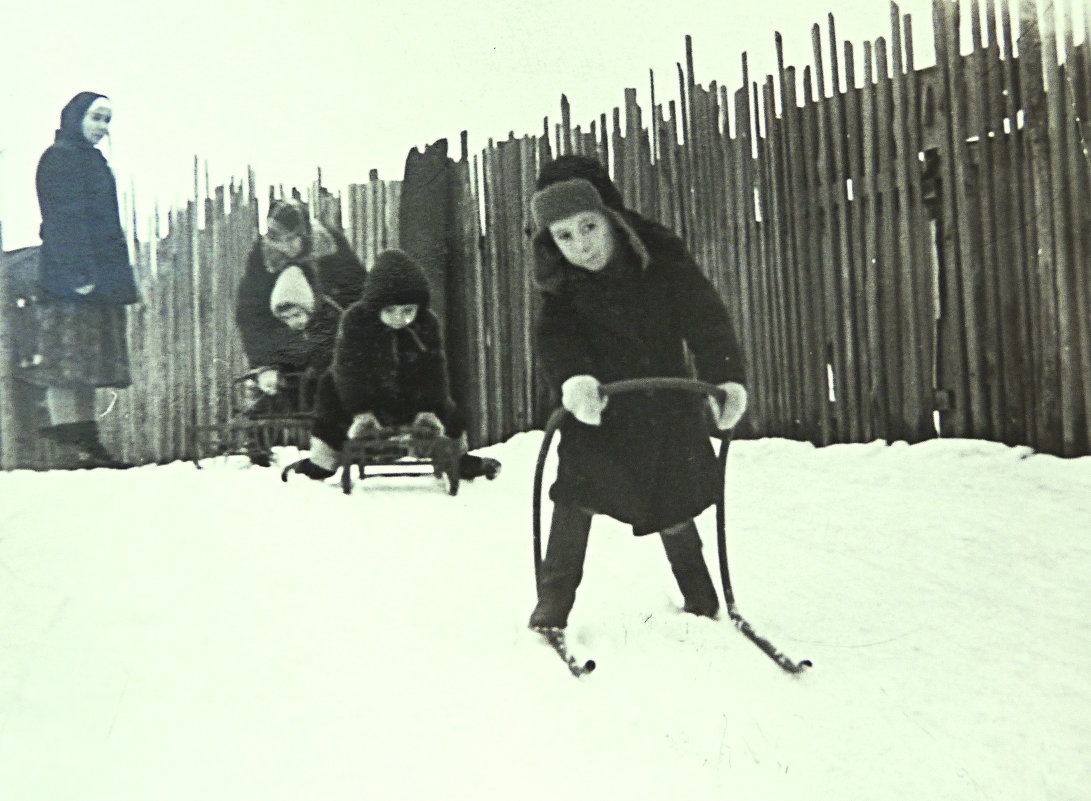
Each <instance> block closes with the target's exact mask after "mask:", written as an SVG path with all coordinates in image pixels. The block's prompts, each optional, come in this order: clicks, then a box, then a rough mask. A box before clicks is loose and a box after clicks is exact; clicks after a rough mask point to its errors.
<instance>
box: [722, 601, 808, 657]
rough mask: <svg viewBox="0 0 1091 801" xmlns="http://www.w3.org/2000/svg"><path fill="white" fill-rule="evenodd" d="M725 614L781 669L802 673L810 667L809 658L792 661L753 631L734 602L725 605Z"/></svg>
mask: <svg viewBox="0 0 1091 801" xmlns="http://www.w3.org/2000/svg"><path fill="white" fill-rule="evenodd" d="M727 615H728V617H729V618H731V623H732V625H734V626H735V628H736V629H738V630H739V632H741V633H742V634H743V635H744V636H745V637H746V638H747V639H748V640H750V642H752V643H754V645H756V646H758V648H760V649H761V650H762V653H764V654H765V655H766V656H767V657H769V658H770V659H772V660H773V661H774V662H776V663H777V665H778V666H779V667H780V668H781V669H782V670H784V671H786V672H788V673H802V672H803V671H804V670H806V669H807V668H809V667H811V665H812V663H811V660H809V659H804V660H803V661H801V662H794V661H792V660H791V659H789V658H788V657H787V656H785V655H784V653H783V652H782V651H780V650H778V649H777V647H776V646H775V645H773V644H772V643H771V642H769V640H767V639H765V638H764V637H762V636H761V635H759V634H758V633H757V632H756V631H754V629H753V628H752V627H751V625H750V624H749V623H748V622H747V620H746V618H744V617H743V616H742V615H740V614H739V610H738V609H736V608H735V604H728V605H727Z"/></svg>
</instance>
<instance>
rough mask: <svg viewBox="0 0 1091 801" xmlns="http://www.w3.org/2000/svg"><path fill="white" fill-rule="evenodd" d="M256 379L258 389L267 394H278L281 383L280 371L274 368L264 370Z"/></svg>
mask: <svg viewBox="0 0 1091 801" xmlns="http://www.w3.org/2000/svg"><path fill="white" fill-rule="evenodd" d="M254 380H255V381H256V382H257V385H258V389H260V390H261V391H262V392H264V393H265V394H266V395H276V394H277V389H278V388H279V385H280V372H279V371H277V370H273V369H269V370H262V371H261V372H260V373H258V374H257V376H256V378H255V379H254Z"/></svg>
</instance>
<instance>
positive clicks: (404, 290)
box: [361, 249, 432, 312]
mask: <svg viewBox="0 0 1091 801" xmlns="http://www.w3.org/2000/svg"><path fill="white" fill-rule="evenodd" d="M431 296H432V291H431V287H430V286H429V284H428V277H427V276H426V275H425V274H424V270H423V269H421V266H420V265H419V264H417V263H416V262H415V261H414V260H413V259H412V258H410V257H409V255H408V254H407V253H405V252H404V251H402V250H396V249H391V250H384V251H383V252H382V253H380V254H379V255H378V256H376V257H375V261H374V262H372V265H371V268H370V269H369V270H368V274H367V281H366V282H365V283H364V292H363V296H362V297H361V301H362V302H363V304H364V305H365V306H367V307H368V308H369V309H381V308H383V307H384V306H394V305H404V304H409V303H415V304H416V305H417V306H418V307H419V311H421V312H423V311H424V310H425V309H426V308H427V307H428V302H429V300H431Z"/></svg>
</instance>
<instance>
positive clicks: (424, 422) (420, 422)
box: [413, 412, 446, 437]
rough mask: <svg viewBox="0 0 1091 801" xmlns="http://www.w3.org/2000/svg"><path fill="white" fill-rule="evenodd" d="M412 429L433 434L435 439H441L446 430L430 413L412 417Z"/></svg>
mask: <svg viewBox="0 0 1091 801" xmlns="http://www.w3.org/2000/svg"><path fill="white" fill-rule="evenodd" d="M413 428H419V429H422V430H424V431H428V432H430V433H432V434H435V435H436V436H437V437H442V436H443V432H444V431H445V430H446V429H445V428H444V427H443V422H442V421H441V420H440V419H439V418H438V417H436V415H435V414H434V413H432V412H421V413H420V414H418V415H417V416H416V417H414V418H413Z"/></svg>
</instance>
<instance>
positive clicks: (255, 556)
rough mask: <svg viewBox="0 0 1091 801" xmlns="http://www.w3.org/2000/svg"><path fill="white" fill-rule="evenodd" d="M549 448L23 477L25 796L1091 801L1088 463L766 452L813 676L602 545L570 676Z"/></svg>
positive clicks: (755, 485)
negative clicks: (543, 489) (460, 466)
mask: <svg viewBox="0 0 1091 801" xmlns="http://www.w3.org/2000/svg"><path fill="white" fill-rule="evenodd" d="M540 442H541V433H540V432H538V433H528V434H521V435H519V436H516V437H514V438H513V439H511V440H510V441H508V442H506V443H503V444H501V445H497V446H494V447H492V448H489V449H486V450H485V452H487V453H489V454H491V455H494V456H496V457H497V458H499V459H501V460H502V461H503V463H504V471H503V473H502V474H501V475H500V476H499V477H498V478H497V479H496V481H493V482H487V481H484V480H481V479H479V480H477V481H475V482H473V483H471V484H464V485H463V487H462V489H461V491H460V492H459V494H458V496H457V497H454V498H451V497H449V496H447V495H446V494H444V492H443V491H442V489H441V487H440V485H439V484H438V482H435V481H434V480H432V479H385V480H384V479H368V480H367V481H366V482H365V483H364V484H361V485H358V486H357V488H356V491H355V492H354V494H353V495H352V496H350V497H346V496H344V495H342V494H341V493H340V491H339V489H338V487H337V486H336V485H335V484H333V483H329V484H326V485H320V484H316V483H313V482H309V481H306V480H304V479H297V480H293V481H292V482H290V483H289V484H287V485H284V484H282V483H281V482H280V480H279V476H278V475H277V473H276V472H275V471H273V470H263V469H259V468H251V467H249V466H247V465H244V464H240V463H239V462H238V461H233V460H218V461H211V462H207V463H206V469H204V470H196V469H195V468H194V467H193V466H192V465H191V464H172V465H166V466H149V467H142V468H138V469H134V470H130V471H126V472H111V471H105V470H97V471H90V472H82V473H64V472H54V473H42V474H38V473H31V472H27V471H17V472H13V473H6V474H0V498H2V509H3V511H2V514H0V798H2V799H4V801H58V800H59V799H64V800H65V801H129V800H130V799H132V800H133V801H137V800H139V801H153V800H154V801H176V800H177V801H183V800H184V801H196V799H201V801H221V800H222V801H236V800H240V801H241V800H243V799H261V800H262V801H281V800H283V801H341V800H342V799H343V800H344V801H350V800H351V801H357V800H358V799H365V798H366V799H396V800H401V799H406V800H408V801H413V800H415V799H428V800H429V801H433V800H438V799H474V800H475V801H489V800H491V799H524V800H526V801H536V800H537V799H567V798H594V799H600V800H601V801H608V800H610V799H627V800H631V801H636V800H640V801H642V800H643V799H648V800H649V801H650V800H651V799H655V800H656V801H659V800H661V799H687V801H704V800H705V799H709V800H710V801H711V800H712V799H717V800H720V799H723V800H726V799H730V800H731V801H778V799H793V801H794V800H795V799H798V798H807V799H809V800H810V801H824V800H825V799H836V801H857V800H858V799H859V800H860V801H872V800H874V799H921V800H927V801H944V800H947V799H951V800H957V801H962V800H963V799H966V800H967V801H972V800H975V799H997V800H999V799H1004V800H1005V801H1007V800H1010V801H1032V800H1037V799H1048V800H1049V801H1076V800H1077V799H1087V798H1089V797H1091V789H1089V788H1091V760H1089V759H1088V754H1091V726H1089V724H1088V720H1091V683H1089V682H1088V680H1087V671H1088V664H1089V663H1091V628H1089V626H1088V622H1087V618H1088V614H1089V611H1091V603H1089V601H1091V591H1089V589H1088V587H1089V584H1088V578H1089V576H1091V458H1083V459H1075V460H1068V461H1065V460H1060V459H1056V458H1053V457H1049V456H1041V455H1033V454H1031V453H1030V452H1029V451H1028V450H1026V449H1017V448H1016V449H1013V448H1008V447H1004V446H1001V445H997V444H991V443H983V442H976V441H966V440H957V441H942V442H940V441H937V442H929V443H925V444H921V445H915V446H912V447H910V446H907V445H905V444H904V443H896V444H893V445H891V446H887V445H886V444H884V443H878V442H877V443H872V444H868V445H856V446H835V447H829V448H817V449H816V448H813V447H811V446H810V445H806V444H801V443H795V442H789V441H784V440H760V441H754V442H737V443H735V444H734V445H733V446H732V450H731V456H730V460H729V467H728V503H729V507H728V510H729V511H728V514H729V526H730V528H729V535H728V536H729V543H730V544H729V551H730V559H731V566H732V577H733V581H734V585H735V591H736V596H737V599H738V601H739V605H740V609H741V610H742V612H743V613H744V614H745V615H746V616H747V617H748V619H749V620H750V621H751V623H752V624H753V625H754V627H755V629H756V630H757V631H758V632H759V633H761V634H763V635H764V636H766V637H768V638H769V639H770V640H772V641H773V642H774V643H775V644H777V645H778V646H779V647H780V648H782V649H783V650H784V651H785V652H787V653H788V654H789V655H790V656H792V657H794V658H796V659H803V658H809V659H811V660H812V661H813V662H814V667H813V668H812V669H811V670H809V671H808V672H806V673H805V674H804V675H802V676H801V677H791V676H788V675H787V674H784V673H782V672H781V671H779V670H778V669H777V668H776V666H775V665H774V664H773V663H772V662H771V661H769V660H768V659H767V658H766V657H765V656H764V655H763V654H762V653H761V652H760V651H759V650H758V649H757V648H755V647H754V645H753V644H751V643H750V642H749V641H747V640H746V639H745V638H744V637H742V635H740V634H739V633H737V632H736V631H734V629H733V628H732V627H731V625H730V624H729V623H728V622H726V621H719V622H713V621H709V620H703V619H701V620H698V619H694V618H692V617H690V616H688V615H683V614H681V613H680V612H679V611H678V605H679V603H680V597H679V595H678V593H677V589H676V587H675V586H674V583H673V579H672V578H671V575H670V571H669V568H668V567H667V563H666V559H665V557H664V556H663V554H662V549H661V547H660V545H659V543H658V541H657V539H655V538H642V539H634V538H633V537H632V536H631V535H630V534H629V533H628V530H627V529H625V528H624V527H622V526H620V525H618V524H616V523H612V522H611V521H609V520H605V519H598V520H597V521H596V524H595V528H594V530H593V532H592V541H591V547H590V551H589V554H588V563H587V570H586V577H585V579H584V584H583V587H582V588H581V591H580V595H579V598H578V600H577V604H576V608H575V610H574V612H573V615H572V619H571V624H570V627H569V640H570V644H571V647H572V649H573V651H575V652H576V654H577V656H578V657H579V658H581V659H583V658H587V657H593V658H594V659H595V660H596V661H597V663H598V669H597V670H596V671H595V672H594V673H593V674H591V675H589V676H586V677H584V678H582V679H574V678H573V677H572V676H570V675H569V674H568V672H567V671H566V670H565V667H564V665H563V664H562V663H561V662H560V660H558V659H557V657H556V656H555V655H554V654H553V653H552V652H551V651H550V650H549V649H548V647H547V646H546V645H545V644H543V643H542V642H540V641H539V640H538V638H536V637H535V636H534V635H533V634H531V633H530V632H528V631H527V630H526V628H525V624H526V619H527V616H528V615H529V613H530V609H531V607H532V605H533V601H534V588H533V578H532V576H533V566H532V556H531V544H530V543H531V539H530V506H531V484H532V474H533V465H534V460H535V457H536V454H537V450H538V448H539V445H540ZM293 456H294V452H287V453H283V454H280V457H281V459H282V460H284V459H288V458H291V457H293ZM243 461H244V460H243ZM547 512H548V510H547ZM699 525H700V527H701V530H702V533H703V534H704V538H705V542H706V548H705V555H706V558H707V559H708V561H709V564H710V566H711V567H712V568H713V575H714V576H715V575H716V572H715V565H716V554H715V536H714V530H715V523H714V517H713V515H712V514H711V513H709V514H706V515H705V516H704V517H702V518H701V519H700V521H699Z"/></svg>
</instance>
